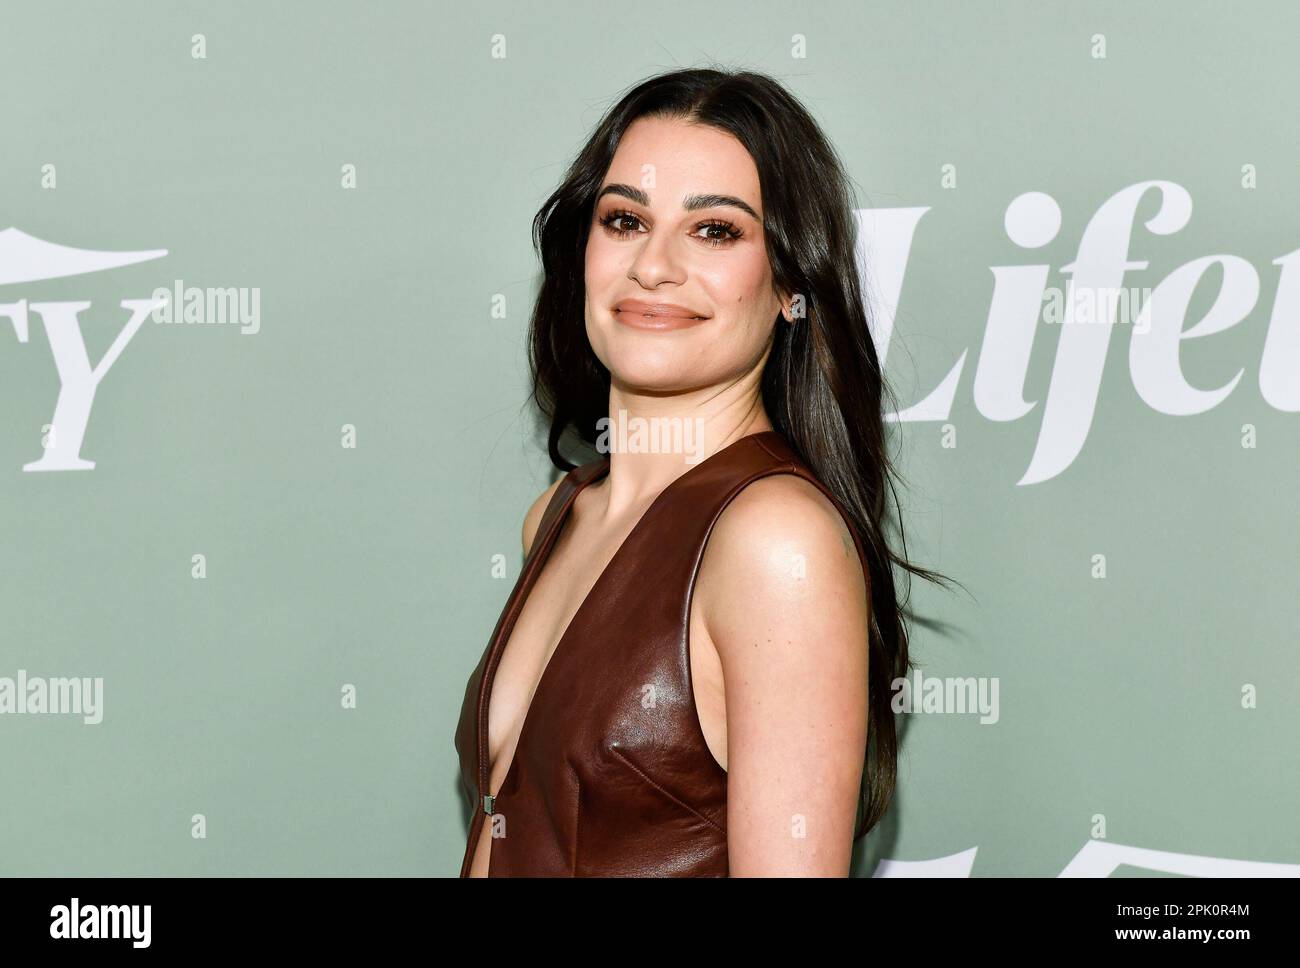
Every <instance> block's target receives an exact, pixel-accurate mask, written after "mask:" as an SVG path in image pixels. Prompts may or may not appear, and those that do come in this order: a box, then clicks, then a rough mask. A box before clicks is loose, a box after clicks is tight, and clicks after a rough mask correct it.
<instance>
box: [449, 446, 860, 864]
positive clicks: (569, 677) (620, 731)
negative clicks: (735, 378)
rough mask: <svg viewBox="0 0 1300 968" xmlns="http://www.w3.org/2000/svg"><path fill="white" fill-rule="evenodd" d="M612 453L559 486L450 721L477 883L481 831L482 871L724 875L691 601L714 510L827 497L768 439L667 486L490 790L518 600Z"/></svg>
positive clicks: (722, 829) (719, 773)
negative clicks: (738, 503) (746, 499)
mask: <svg viewBox="0 0 1300 968" xmlns="http://www.w3.org/2000/svg"><path fill="white" fill-rule="evenodd" d="M608 472H609V458H608V457H607V456H606V457H601V458H600V459H599V460H596V461H593V462H591V463H589V464H584V465H582V466H581V467H576V468H574V469H573V470H571V471H569V473H568V474H567V475H566V476H565V478H564V479H563V481H562V482H561V483H560V485H559V487H557V488H556V489H555V494H554V495H553V497H552V498H551V501H550V503H549V505H548V506H547V508H546V511H545V513H544V515H543V517H542V520H541V522H540V524H539V525H538V528H537V534H536V536H535V537H534V539H533V544H532V547H531V548H530V550H529V554H528V556H527V558H526V560H525V561H524V566H523V569H522V571H521V572H520V575H519V579H518V580H517V582H516V583H515V587H514V590H513V591H512V592H511V594H510V597H509V599H507V601H506V604H505V608H504V609H503V610H502V613H501V617H500V618H499V619H498V620H497V624H496V628H495V629H494V631H493V632H492V636H491V638H490V639H489V641H488V645H487V649H486V650H485V651H484V653H483V656H482V658H481V659H480V660H479V662H478V665H477V666H476V667H475V669H474V671H473V672H472V673H471V674H470V677H469V682H468V684H467V685H466V688H465V698H464V701H463V703H462V705H461V711H460V720H459V722H458V725H457V727H456V736H455V746H456V751H457V753H458V755H459V759H460V773H461V784H462V786H463V788H464V792H465V795H466V797H467V798H468V800H469V804H470V810H471V816H472V817H473V820H472V821H471V823H470V829H469V841H468V843H467V845H466V848H465V857H464V860H463V861H462V863H461V871H460V876H461V877H467V876H468V875H469V870H470V866H471V864H472V862H473V859H474V853H475V849H476V847H477V845H478V841H479V835H480V831H481V829H482V826H483V824H484V823H485V822H489V821H493V822H494V827H493V831H494V833H495V834H497V835H496V836H492V837H490V838H489V840H490V848H489V850H490V852H489V863H488V876H489V877H511V876H515V877H519V876H524V877H592V876H595V877H620V876H631V877H726V876H727V772H726V770H724V769H723V768H722V767H721V766H719V765H718V762H717V761H716V760H715V759H714V758H713V755H712V753H711V752H710V751H709V747H708V744H707V742H706V741H705V738H704V734H703V732H702V731H701V728H700V721H699V717H698V715H697V712H696V707H695V698H694V693H693V691H692V687H691V665H690V653H689V651H688V647H689V642H688V632H689V627H690V613H691V596H692V593H693V591H694V588H695V577H696V573H697V570H698V568H699V564H700V561H701V558H702V557H703V554H704V547H705V543H706V542H707V540H708V537H709V534H710V532H711V531H712V529H713V525H714V524H715V523H716V521H717V520H718V517H719V515H720V514H721V513H722V511H723V510H724V509H725V508H726V506H727V505H728V504H729V503H730V502H731V500H732V499H733V498H734V497H735V496H736V495H737V494H739V493H740V491H741V489H743V488H744V487H745V486H746V485H747V484H750V483H752V482H753V481H756V480H758V479H759V478H762V477H766V476H768V475H770V474H795V475H798V476H799V477H802V478H804V479H805V480H807V481H809V482H811V483H812V484H814V485H816V487H817V488H818V489H819V490H821V492H822V493H823V494H825V495H826V497H827V498H829V499H830V501H831V503H832V504H834V505H835V507H836V508H837V509H838V510H839V511H840V514H841V515H842V516H843V517H844V520H845V524H846V525H847V526H848V529H849V531H850V533H851V534H852V536H853V541H854V544H855V545H856V546H857V550H858V556H859V558H860V559H861V560H862V562H863V568H864V571H865V569H866V559H865V557H864V556H863V550H862V544H861V541H860V539H859V536H858V534H857V532H856V530H855V529H854V527H853V524H852V522H851V521H850V519H849V518H848V516H847V515H845V514H844V510H843V508H842V506H841V505H840V504H839V503H838V501H837V500H836V499H835V497H834V495H832V494H831V492H830V491H829V490H828V489H827V488H826V487H825V486H824V485H823V484H822V483H821V482H820V481H818V480H817V478H816V477H815V476H814V475H813V473H812V472H811V470H810V469H809V468H808V467H807V466H806V465H805V464H804V463H803V461H801V460H800V459H799V457H798V456H797V455H796V454H795V453H794V451H793V450H792V449H791V447H790V446H789V444H788V443H787V442H786V440H785V438H784V437H782V435H781V434H780V433H778V432H777V431H775V430H769V431H763V432H761V433H757V434H750V435H749V436H746V437H742V438H740V439H738V440H736V441H734V442H733V443H731V444H730V445H728V446H727V447H724V448H723V449H722V450H719V451H717V452H716V453H714V454H712V455H710V456H709V457H707V458H705V459H704V460H703V461H701V462H700V463H698V464H695V465H692V466H691V467H689V468H688V470H687V471H686V472H685V473H683V474H682V475H681V476H680V477H678V478H677V479H676V480H674V481H672V482H671V483H670V484H668V486H667V487H665V488H664V489H663V491H661V492H660V494H659V495H658V497H657V498H655V500H654V502H653V503H652V504H651V505H650V507H649V508H648V509H647V510H646V511H645V513H644V514H643V515H642V517H641V519H640V520H639V521H638V522H637V523H636V525H635V526H634V527H633V528H632V531H631V532H630V533H629V534H628V536H627V538H626V539H625V540H624V542H623V544H622V545H621V546H620V547H619V549H618V550H617V551H616V552H615V554H614V557H613V558H612V559H611V560H610V562H609V564H608V565H607V566H606V567H605V570H604V571H603V572H602V573H601V575H600V576H599V578H597V579H596V583H595V585H594V586H592V589H591V591H590V592H589V593H588V595H587V597H586V599H585V600H584V601H583V602H582V604H581V605H580V606H579V607H578V610H577V612H576V613H575V614H574V616H573V619H572V621H571V622H570V623H569V625H568V627H567V628H566V629H565V631H564V632H563V634H562V635H561V637H560V640H559V643H558V644H557V645H556V647H555V649H554V651H553V653H552V655H551V658H550V660H549V661H548V662H547V664H546V667H545V669H544V670H543V672H542V676H541V679H540V680H539V681H538V684H537V688H536V691H535V692H534V694H533V699H532V702H531V704H530V706H529V708H528V710H527V712H526V713H525V716H524V722H523V726H522V727H521V729H520V733H519V739H518V742H517V744H516V747H515V751H514V756H513V759H512V760H511V762H510V765H509V768H508V770H507V772H506V775H505V778H504V779H503V780H502V782H501V786H500V789H498V790H497V791H496V793H495V795H492V791H490V790H489V789H488V773H489V767H490V764H489V762H488V751H487V723H488V702H489V698H490V696H491V692H492V679H493V676H494V675H495V674H496V669H497V666H498V664H499V662H500V659H501V654H502V652H503V651H504V649H505V646H506V643H507V642H508V641H509V638H510V633H511V630H512V629H513V627H514V623H515V620H516V619H517V618H518V616H519V613H520V611H521V610H522V609H523V605H524V601H525V600H526V599H527V597H528V594H529V592H530V591H531V590H532V588H533V585H534V584H535V583H536V581H537V577H538V575H539V574H540V573H541V570H542V568H543V567H544V566H545V564H546V560H547V558H548V557H549V555H550V552H551V549H552V547H554V545H555V542H556V539H557V537H558V536H559V534H560V531H561V529H562V528H563V527H564V523H565V521H566V520H567V518H568V515H569V511H570V509H571V508H572V507H573V501H574V498H576V497H577V495H578V493H579V492H580V491H581V490H582V489H583V488H584V487H586V486H587V485H588V484H591V483H592V482H593V481H597V480H599V479H600V478H601V477H603V476H604V475H605V474H607V473H608Z"/></svg>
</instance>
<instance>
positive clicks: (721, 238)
mask: <svg viewBox="0 0 1300 968" xmlns="http://www.w3.org/2000/svg"><path fill="white" fill-rule="evenodd" d="M625 220H630V221H633V222H636V223H638V224H640V222H641V216H639V215H637V214H635V213H633V212H629V211H628V210H627V209H615V210H614V211H612V212H609V213H607V214H605V215H602V216H601V217H600V219H599V222H600V224H601V225H603V226H604V227H605V231H606V232H608V233H609V234H610V235H612V236H614V237H615V238H618V239H627V238H631V237H632V236H633V235H637V234H639V232H638V230H637V229H626V228H620V227H619V226H620V224H621V223H623V222H624V221H625ZM701 229H706V230H709V231H720V232H721V233H722V234H721V235H695V234H692V235H691V238H693V239H698V240H699V241H701V242H703V243H704V244H705V245H712V246H723V245H730V244H731V243H733V242H735V241H736V240H737V239H739V238H740V237H741V236H742V235H744V234H745V233H744V231H743V230H742V229H741V228H740V227H739V226H738V225H736V224H735V223H733V222H728V221H727V220H726V219H720V218H711V219H705V220H704V221H702V222H699V223H697V224H696V226H695V231H696V232H699V231H700V230H701Z"/></svg>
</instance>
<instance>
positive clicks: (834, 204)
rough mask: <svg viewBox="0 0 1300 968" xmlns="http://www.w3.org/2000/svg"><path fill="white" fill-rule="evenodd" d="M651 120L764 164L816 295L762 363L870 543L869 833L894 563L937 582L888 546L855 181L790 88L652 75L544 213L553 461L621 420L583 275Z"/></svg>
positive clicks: (893, 734) (892, 772) (775, 411)
mask: <svg viewBox="0 0 1300 968" xmlns="http://www.w3.org/2000/svg"><path fill="white" fill-rule="evenodd" d="M642 117H666V118H677V119H681V120H684V121H688V122H690V123H695V124H703V125H710V126H712V127H715V128H719V129H721V130H723V131H726V132H729V133H730V134H732V135H734V136H735V137H736V138H737V139H738V140H739V141H740V143H741V144H742V145H744V146H745V148H746V149H748V151H749V153H750V155H751V156H752V157H753V159H754V163H755V165H756V167H757V168H758V176H759V185H760V188H761V191H762V204H763V231H764V234H765V236H766V239H767V253H768V258H769V260H770V261H771V265H772V274H773V280H774V282H775V284H776V286H777V287H778V289H779V290H780V291H784V292H790V293H796V294H801V295H802V296H803V297H804V300H805V302H804V313H805V318H803V319H796V320H795V322H793V323H790V322H787V321H785V319H784V318H783V317H781V316H778V317H777V320H776V325H775V333H774V337H773V345H772V350H771V353H770V355H769V357H768V361H767V365H766V368H765V370H764V371H763V379H762V395H763V403H764V405H765V406H766V408H767V413H768V416H769V418H770V419H771V421H772V424H773V426H774V427H775V428H776V429H777V430H778V431H779V432H780V433H781V434H782V436H784V437H785V439H786V440H787V441H788V442H789V444H790V445H791V447H792V448H793V449H794V451H795V452H796V453H797V454H798V455H799V456H800V457H801V458H802V459H803V461H804V462H805V463H806V464H807V465H808V467H809V468H810V469H811V470H812V471H813V473H814V474H816V475H817V477H818V479H819V480H821V481H822V483H824V484H825V485H826V486H827V487H828V488H830V490H831V491H832V492H833V493H834V494H835V495H836V497H837V498H838V499H839V502H840V504H841V505H842V507H843V508H844V510H845V511H846V512H847V514H848V515H849V517H850V518H851V519H852V522H853V524H854V525H855V526H856V528H857V531H858V535H859V537H860V538H861V539H862V543H863V549H864V551H865V553H866V558H867V562H868V571H869V579H870V581H869V586H868V587H869V594H870V598H871V602H870V606H871V627H870V629H869V630H868V649H869V659H868V674H867V679H868V683H867V686H868V713H867V734H868V742H867V754H866V762H865V764H864V769H863V781H862V789H861V802H860V803H859V810H858V818H859V822H858V823H857V824H855V832H854V840H857V839H858V838H860V837H862V836H863V835H864V834H865V833H866V832H867V831H869V830H870V829H871V828H872V827H874V826H875V825H876V823H877V822H878V821H879V820H880V818H881V817H882V816H883V815H884V813H885V810H886V809H887V808H888V806H889V803H890V800H891V799H892V797H893V793H894V786H895V782H896V779H897V775H898V734H897V731H896V729H895V724H894V715H893V710H892V708H891V692H892V688H891V684H892V682H893V681H894V679H895V678H898V677H902V676H906V675H908V672H909V670H910V669H911V667H912V662H911V659H910V658H909V656H908V633H907V626H906V621H905V616H906V610H905V603H902V604H900V602H899V600H898V596H897V594H896V591H895V586H894V574H893V570H892V567H891V566H892V565H898V566H899V567H900V568H903V569H906V570H907V571H909V572H911V573H913V574H916V575H920V576H922V577H924V578H926V579H928V580H930V581H935V582H940V583H947V582H948V581H949V579H947V578H946V577H945V576H943V575H941V574H938V573H937V572H933V571H929V570H927V569H924V568H920V567H917V566H915V565H912V564H910V563H909V562H908V561H907V558H906V551H907V545H906V540H905V539H903V537H902V527H901V523H900V525H899V539H900V542H901V543H902V548H903V553H902V554H901V555H900V554H896V553H895V552H894V551H893V550H892V549H891V548H890V546H889V544H888V542H887V541H886V535H885V527H886V512H887V502H886V494H887V493H888V495H889V496H890V497H892V499H893V501H894V504H895V506H897V504H898V501H897V494H896V492H895V490H894V481H893V478H894V476H895V470H894V468H893V466H892V464H891V462H890V460H889V454H888V451H887V447H886V434H885V420H884V414H885V411H884V409H883V407H884V404H885V399H886V397H887V396H891V394H890V391H889V390H888V389H887V388H886V386H885V381H884V376H883V374H882V373H881V369H880V364H879V361H878V360H877V357H876V351H875V347H874V346H873V344H872V339H871V333H870V330H869V328H868V323H867V311H866V308H865V306H864V305H863V301H862V288H861V285H860V281H859V278H858V272H857V268H856V261H855V256H854V244H855V241H854V234H855V223H854V219H853V196H852V193H851V191H850V188H849V179H848V176H847V174H846V172H845V170H844V167H843V166H842V164H841V163H840V161H839V159H838V157H837V155H836V154H835V151H834V149H833V148H832V147H831V145H830V143H829V142H828V141H827V140H826V137H825V136H824V135H823V134H822V132H821V130H820V128H819V127H818V126H817V123H816V122H815V121H814V120H813V118H812V117H811V115H809V113H808V111H807V110H806V109H805V108H804V107H803V106H802V105H801V104H800V103H799V102H798V101H797V100H796V99H795V98H794V97H793V96H792V95H791V94H790V93H789V92H788V91H787V90H786V89H785V88H783V87H782V86H781V85H780V84H779V83H778V82H777V81H775V80H773V79H772V78H770V77H767V76H765V75H763V74H758V73H753V72H749V71H724V70H715V69H708V68H698V69H690V70H678V71H673V72H670V73H666V74H661V75H658V76H656V77H652V78H649V79H648V80H645V81H642V82H641V83H640V84H638V85H636V86H635V87H633V88H632V89H631V90H629V91H628V92H627V93H626V94H625V95H624V96H623V97H622V98H621V99H620V100H619V102H618V103H617V104H615V105H614V107H612V108H611V109H610V110H609V111H608V112H607V113H606V115H605V117H604V118H603V119H602V120H601V122H600V124H599V125H598V126H597V127H596V130H595V132H594V133H593V134H592V136H591V138H590V139H589V140H588V141H587V143H586V144H585V145H584V146H583V148H582V150H581V152H580V153H579V154H578V157H577V158H576V159H575V160H574V162H573V164H572V165H571V166H570V168H569V170H568V172H567V174H566V175H565V177H564V180H563V182H562V183H561V185H560V187H559V188H557V189H556V190H555V192H554V193H553V194H552V195H551V196H550V198H548V199H547V200H546V203H545V204H544V205H543V206H542V208H541V209H540V210H539V211H538V213H537V215H536V217H535V218H534V220H533V241H534V244H535V246H536V247H537V250H538V252H539V254H540V256H541V260H542V271H543V280H542V285H541V290H540V292H539V293H538V296H537V302H536V304H535V306H534V308H533V315H532V321H531V328H530V333H529V353H530V362H531V364H532V372H533V391H532V398H533V400H534V402H535V403H536V404H537V406H538V407H539V409H540V410H541V412H542V413H543V414H544V415H545V416H546V417H547V418H549V421H550V433H549V437H548V445H547V446H548V450H549V452H550V457H551V462H552V463H553V464H554V465H555V466H556V467H558V468H559V469H561V470H564V471H568V470H572V469H573V468H574V467H575V466H577V465H575V464H573V463H571V462H570V461H569V460H568V459H567V458H565V456H564V455H563V454H562V453H561V452H560V443H561V441H562V440H563V439H564V438H565V437H566V436H576V437H577V438H578V439H579V440H581V441H584V442H585V443H586V444H588V445H592V446H594V445H595V442H596V436H597V433H598V429H597V428H598V425H597V421H598V420H599V419H600V418H602V417H608V410H609V391H610V376H609V371H608V370H606V369H605V367H604V365H603V364H602V363H601V362H600V360H599V359H597V357H596V354H595V353H594V352H593V351H592V348H591V345H590V343H589V342H588V340H587V335H586V328H585V326H584V304H585V296H586V293H585V287H584V281H583V265H584V256H585V253H586V246H587V235H588V230H589V228H590V225H591V219H592V212H593V206H594V205H595V202H596V195H597V192H598V191H599V189H600V186H601V183H602V181H603V179H604V177H605V175H606V173H607V172H608V171H609V166H610V164H611V162H612V160H613V157H614V152H615V150H616V149H617V148H618V144H619V141H620V139H621V138H622V137H623V133H624V132H625V131H626V130H627V129H628V127H629V126H630V125H631V124H632V122H633V121H635V120H637V119H638V118H642Z"/></svg>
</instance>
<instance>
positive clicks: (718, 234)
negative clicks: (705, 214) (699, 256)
mask: <svg viewBox="0 0 1300 968" xmlns="http://www.w3.org/2000/svg"><path fill="white" fill-rule="evenodd" d="M698 231H700V232H703V233H704V234H703V235H702V236H698V237H699V238H702V239H703V240H704V241H705V242H708V243H709V244H710V245H726V244H727V243H728V242H734V241H735V240H736V239H738V238H740V234H741V233H740V229H738V228H736V226H734V225H732V224H731V223H730V222H704V223H703V224H701V225H700V227H699V230H698Z"/></svg>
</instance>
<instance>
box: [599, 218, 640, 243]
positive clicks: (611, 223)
mask: <svg viewBox="0 0 1300 968" xmlns="http://www.w3.org/2000/svg"><path fill="white" fill-rule="evenodd" d="M600 224H601V225H603V226H605V228H607V229H609V231H610V232H612V233H613V234H614V235H617V236H618V237H619V238H623V237H625V236H628V235H633V234H634V233H635V232H636V228H635V226H637V225H640V224H641V220H640V219H639V218H637V217H636V216H635V215H633V214H632V213H631V212H610V213H609V214H608V215H606V216H604V217H603V218H601V220H600Z"/></svg>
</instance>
